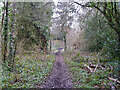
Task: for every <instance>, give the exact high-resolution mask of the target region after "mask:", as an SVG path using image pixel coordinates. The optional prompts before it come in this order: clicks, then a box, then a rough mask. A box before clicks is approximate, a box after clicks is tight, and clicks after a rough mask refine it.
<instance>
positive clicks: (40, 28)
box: [16, 2, 52, 50]
mask: <svg viewBox="0 0 120 90" xmlns="http://www.w3.org/2000/svg"><path fill="white" fill-rule="evenodd" d="M44 5H45V6H44ZM16 6H17V10H18V13H17V15H16V19H17V26H18V41H19V42H21V41H22V43H23V47H24V49H27V50H28V49H29V48H30V47H31V48H32V46H31V45H38V46H40V49H42V50H43V47H47V45H48V44H47V43H48V40H49V29H50V20H51V16H52V9H51V7H50V5H49V4H48V5H46V3H43V2H41V3H40V2H39V3H30V2H27V3H17V4H16Z"/></svg>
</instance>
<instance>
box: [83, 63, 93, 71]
mask: <svg viewBox="0 0 120 90" xmlns="http://www.w3.org/2000/svg"><path fill="white" fill-rule="evenodd" d="M84 66H85V67H87V68H88V69H89V71H90V72H91V73H93V69H92V68H90V67H89V66H88V65H86V64H84Z"/></svg>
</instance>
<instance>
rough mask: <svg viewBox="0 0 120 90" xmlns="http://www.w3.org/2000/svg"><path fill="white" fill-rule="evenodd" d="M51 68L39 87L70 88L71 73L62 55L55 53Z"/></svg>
mask: <svg viewBox="0 0 120 90" xmlns="http://www.w3.org/2000/svg"><path fill="white" fill-rule="evenodd" d="M55 58H56V61H55V62H54V64H53V69H52V72H51V73H50V75H49V76H48V78H47V79H46V81H45V84H44V85H43V86H41V88H72V79H71V74H70V72H69V70H68V67H67V66H66V64H65V62H64V57H63V56H62V55H56V57H55Z"/></svg>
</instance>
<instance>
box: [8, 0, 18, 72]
mask: <svg viewBox="0 0 120 90" xmlns="http://www.w3.org/2000/svg"><path fill="white" fill-rule="evenodd" d="M11 6H12V7H11V11H10V13H11V15H10V28H9V55H8V60H9V63H8V64H9V67H10V69H11V70H12V71H14V66H15V61H14V58H15V53H16V43H15V42H16V41H15V38H16V37H13V35H14V36H15V2H13V3H12V4H11Z"/></svg>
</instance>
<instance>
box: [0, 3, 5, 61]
mask: <svg viewBox="0 0 120 90" xmlns="http://www.w3.org/2000/svg"><path fill="white" fill-rule="evenodd" d="M3 4H4V11H3V14H2V21H1V31H0V32H1V60H2V59H3V48H2V47H3V23H4V16H5V2H3Z"/></svg>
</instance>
